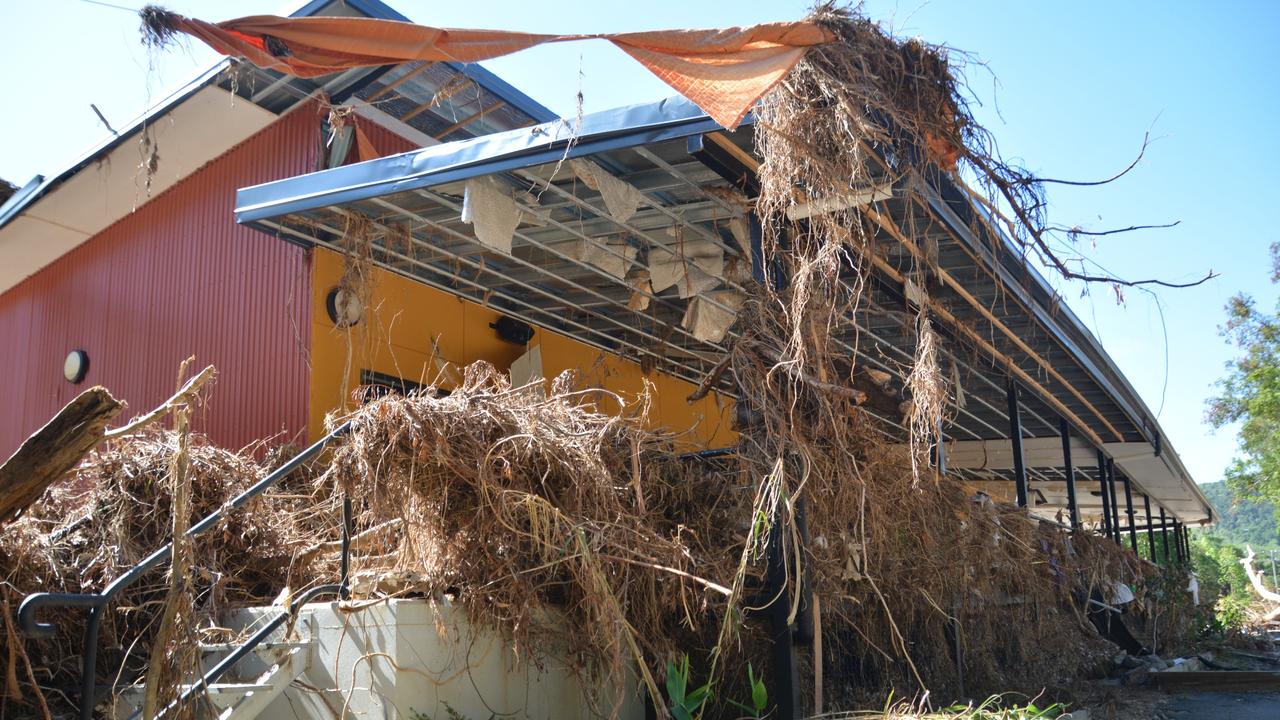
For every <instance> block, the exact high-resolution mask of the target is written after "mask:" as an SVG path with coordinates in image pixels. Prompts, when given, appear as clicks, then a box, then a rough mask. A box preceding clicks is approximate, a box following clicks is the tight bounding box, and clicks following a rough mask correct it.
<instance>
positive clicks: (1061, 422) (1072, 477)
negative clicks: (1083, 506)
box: [1058, 418, 1080, 530]
mask: <svg viewBox="0 0 1280 720" xmlns="http://www.w3.org/2000/svg"><path fill="white" fill-rule="evenodd" d="M1058 431H1059V432H1060V433H1061V434H1062V474H1063V475H1064V476H1065V477H1066V478H1067V513H1068V515H1069V517H1070V520H1071V529H1072V530H1079V529H1080V505H1079V503H1077V501H1076V471H1075V468H1074V467H1072V465H1071V433H1070V431H1069V430H1068V428H1067V419H1066V418H1058Z"/></svg>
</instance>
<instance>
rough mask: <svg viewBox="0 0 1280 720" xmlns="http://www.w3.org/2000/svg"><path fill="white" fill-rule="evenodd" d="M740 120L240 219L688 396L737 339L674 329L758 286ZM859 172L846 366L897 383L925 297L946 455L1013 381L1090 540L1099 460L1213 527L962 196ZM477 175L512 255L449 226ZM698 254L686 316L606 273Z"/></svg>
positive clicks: (994, 434) (656, 119)
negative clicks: (939, 352) (862, 298)
mask: <svg viewBox="0 0 1280 720" xmlns="http://www.w3.org/2000/svg"><path fill="white" fill-rule="evenodd" d="M752 123H753V120H752V118H750V117H748V119H747V121H746V122H744V124H743V125H742V127H740V128H739V129H738V130H737V131H735V132H732V133H730V132H727V131H724V130H723V129H722V128H721V127H720V126H718V125H716V124H715V123H714V122H712V121H711V120H710V119H709V118H707V117H706V116H705V115H703V114H702V113H701V111H700V110H698V109H697V108H696V107H695V106H693V105H692V104H691V103H689V102H687V101H685V100H683V99H678V98H677V99H671V100H666V101H662V102H659V103H654V104H649V105H639V106H633V107H627V108H620V109H616V110H611V111H607V112H603V113H597V114H593V115H589V116H586V117H585V118H583V119H582V121H581V125H580V126H579V125H577V124H576V123H573V122H569V121H556V122H551V123H544V124H542V125H537V126H533V127H530V128H524V129H517V130H512V131H508V132H503V133H497V134H493V135H488V136H483V137H478V138H473V139H469V140H460V141H456V142H449V143H444V144H441V145H436V146H433V147H428V148H424V149H422V150H419V151H415V152H411V153H405V154H402V155H396V156H392V157H387V158H382V159H379V160H375V161H371V162H367V163H361V164H357V165H351V166H347V167H342V168H337V169H334V170H329V171H325V172H320V173H315V174H311V175H305V176H300V177H295V178H290V179H287V180H282V181H278V182H273V183H268V184H265V185H260V186H256V187H251V188H245V189H242V190H241V191H240V192H239V194H238V197H237V209H236V215H237V220H238V221H239V222H241V223H247V224H251V225H253V226H254V227H257V228H259V229H261V230H263V231H265V232H268V233H271V234H273V235H275V236H278V237H280V238H281V239H284V240H288V241H290V242H297V243H302V244H306V245H317V246H322V247H328V248H332V249H335V250H338V251H343V250H345V249H346V244H345V243H346V238H347V237H348V235H349V231H350V229H351V227H353V223H368V224H369V225H368V227H369V228H371V230H372V234H371V237H372V242H371V243H370V245H369V246H368V247H367V248H366V251H367V252H368V253H369V256H370V259H371V260H372V261H373V262H374V263H376V264H377V265H379V266H381V267H383V268H385V269H387V270H389V271H391V272H395V273H398V274H400V275H404V276H406V277H410V278H413V279H415V280H417V281H419V282H422V283H425V284H427V285H430V286H433V287H436V288H439V289H442V290H445V291H447V292H450V293H453V294H455V295H459V296H462V297H465V298H469V299H471V300H474V301H476V302H482V303H486V304H488V305H489V306H491V307H493V308H495V309H498V310H499V311H501V312H504V313H507V314H510V315H512V316H515V317H518V318H521V319H523V320H526V321H528V322H530V323H533V324H536V325H539V326H541V327H545V328H548V329H551V330H554V331H556V332H560V333H563V334H566V335H569V336H572V337H574V338H575V339H578V340H580V341H582V342H584V343H587V344H589V345H592V346H594V347H597V348H600V349H602V350H605V351H608V352H611V353H615V354H618V355H621V356H624V357H627V358H630V359H633V360H637V361H640V362H643V363H645V364H647V365H649V366H652V367H656V368H658V369H661V370H662V371H664V372H667V373H670V374H672V375H674V376H677V377H680V378H683V379H685V380H688V381H690V382H694V383H698V382H701V381H702V380H703V379H704V378H705V377H706V375H707V373H708V372H709V371H710V370H711V369H712V368H713V367H714V366H715V365H716V363H717V362H718V361H719V359H720V358H721V357H722V353H723V352H724V350H725V348H726V347H727V346H728V345H729V344H731V343H732V342H733V340H734V339H735V337H736V335H737V333H736V331H735V330H732V329H731V330H730V331H729V333H728V335H727V336H725V337H724V338H722V339H718V340H712V339H710V338H708V337H707V336H706V334H705V333H699V332H695V331H693V330H691V328H690V327H689V322H688V319H687V314H688V313H689V312H690V303H691V302H698V303H703V304H704V306H705V307H710V308H718V309H722V310H725V311H727V312H729V311H731V308H729V307H728V306H727V305H726V304H725V303H724V302H723V301H722V298H723V297H724V295H723V294H722V293H724V292H725V291H729V292H732V291H736V292H741V293H749V292H751V288H752V287H753V286H754V284H755V283H756V282H757V281H758V280H759V279H760V278H762V277H763V271H764V269H763V268H761V267H760V264H759V260H758V258H759V255H760V253H759V252H758V247H756V248H755V250H756V251H753V247H752V246H753V245H755V244H756V243H758V241H759V236H758V229H752V228H750V226H749V224H748V226H747V228H748V230H749V231H748V232H745V233H744V232H742V229H743V225H742V224H741V222H740V221H742V220H743V219H744V211H743V208H742V205H741V203H739V202H737V201H736V200H735V194H734V193H735V191H740V190H745V191H746V192H747V194H750V192H751V187H752V183H753V182H754V171H755V166H756V159H755V158H754V157H753V155H752V148H753V127H752ZM574 161H576V163H575V162H574ZM581 163H587V167H589V168H593V169H594V170H593V172H604V173H607V174H608V175H610V176H612V178H615V179H617V180H621V181H623V182H624V183H625V184H626V185H627V186H629V187H630V188H632V189H634V190H635V191H637V192H638V193H639V198H640V201H639V203H638V209H636V211H635V212H634V214H632V215H630V216H628V217H626V218H625V219H619V217H618V216H616V215H615V214H614V213H612V212H611V210H610V207H609V206H608V203H607V202H606V198H605V197H604V194H603V193H602V191H601V190H599V189H596V188H593V187H592V184H591V183H587V182H584V181H583V179H582V178H581V177H580V175H581V171H580V170H581V167H582V165H581ZM867 163H868V165H867V168H868V176H869V177H870V178H871V179H872V181H873V187H872V188H869V189H868V195H867V196H866V197H865V198H862V199H859V200H856V202H858V203H859V204H861V205H863V206H864V211H865V213H866V214H867V216H868V217H869V218H870V219H872V220H873V221H874V225H875V227H876V228H877V235H876V237H875V247H874V250H873V252H872V253H871V257H870V260H871V261H872V263H871V264H872V272H871V282H870V283H869V285H870V292H869V296H868V298H867V301H866V302H864V303H863V304H862V307H861V309H860V310H859V312H858V314H857V316H856V317H855V318H854V321H855V322H854V324H855V326H856V331H857V333H858V337H857V338H854V337H848V338H844V342H845V346H846V347H847V349H848V350H849V352H850V355H851V357H852V356H853V355H854V354H855V353H856V356H857V359H858V362H859V364H861V365H862V366H863V367H868V368H874V369H876V370H879V371H881V372H883V373H888V374H889V375H890V376H891V377H893V378H896V381H897V382H898V383H901V382H902V380H903V376H904V368H906V367H909V366H910V363H911V360H912V358H913V354H914V350H915V347H914V344H915V333H914V332H913V330H912V323H913V321H914V313H912V312H910V311H909V310H908V300H907V296H909V295H913V294H915V295H918V294H919V293H920V292H927V293H928V295H929V297H930V298H931V299H932V300H933V301H936V303H937V305H938V306H939V310H938V317H937V325H938V326H939V331H940V333H942V334H943V336H944V339H945V340H946V341H947V342H946V343H945V344H946V350H945V352H944V371H947V372H950V373H951V375H952V378H953V379H954V380H957V381H958V386H959V388H960V391H961V392H960V395H961V396H962V397H963V402H957V403H956V405H955V406H954V407H953V408H952V418H951V421H950V424H949V425H948V427H947V428H946V429H945V435H946V438H947V441H948V445H949V447H952V448H954V450H953V451H952V452H956V451H958V450H959V448H961V447H963V446H964V444H966V443H985V442H993V441H995V442H998V441H1001V440H1003V441H1005V442H1008V441H1009V438H1010V436H1011V424H1010V422H1009V412H1008V409H1007V405H1006V398H1007V395H1006V389H1007V385H1006V382H1007V379H1008V377H1010V376H1012V377H1013V379H1014V380H1015V381H1016V383H1017V384H1018V385H1019V386H1021V387H1022V393H1021V395H1022V401H1021V410H1020V412H1021V428H1022V430H1021V432H1022V435H1023V437H1024V438H1026V439H1027V440H1028V442H1029V443H1030V442H1040V443H1042V444H1044V443H1050V442H1059V443H1060V441H1061V437H1060V428H1061V424H1060V423H1061V419H1065V420H1066V421H1067V425H1068V426H1069V428H1070V435H1071V436H1072V437H1074V438H1075V439H1074V440H1073V442H1074V443H1075V444H1076V445H1077V446H1079V447H1080V448H1081V452H1079V453H1076V454H1077V455H1078V456H1079V457H1076V458H1075V460H1074V465H1075V471H1074V472H1075V477H1076V478H1077V483H1078V485H1079V486H1080V496H1081V498H1082V500H1084V501H1083V502H1082V503H1081V508H1082V511H1083V513H1084V519H1085V520H1086V521H1094V520H1096V519H1097V517H1098V514H1097V512H1096V507H1100V504H1094V505H1091V504H1090V503H1089V502H1088V501H1087V500H1088V498H1089V497H1091V495H1090V493H1092V492H1095V491H1097V489H1099V488H1098V486H1099V482H1098V477H1099V476H1098V471H1097V463H1096V462H1093V454H1094V453H1095V452H1096V451H1097V450H1099V449H1100V450H1102V451H1103V453H1105V454H1106V455H1107V456H1108V457H1112V458H1113V459H1114V460H1115V461H1116V463H1117V465H1118V467H1119V468H1120V469H1121V470H1122V471H1123V472H1125V473H1126V474H1127V475H1128V476H1129V478H1130V479H1131V480H1132V482H1133V488H1134V490H1135V491H1136V492H1137V493H1138V496H1139V497H1141V496H1143V495H1145V496H1149V497H1150V499H1151V502H1152V503H1155V504H1156V506H1157V507H1163V508H1165V509H1166V510H1167V511H1169V512H1170V513H1172V514H1174V515H1175V516H1176V517H1177V518H1179V519H1180V520H1181V521H1182V522H1186V523H1200V522H1210V521H1212V519H1213V510H1212V507H1211V506H1210V505H1209V503H1208V502H1207V501H1206V500H1205V499H1204V498H1203V496H1202V495H1200V493H1199V491H1198V490H1197V489H1196V488H1195V484H1194V482H1193V481H1192V480H1191V478H1190V476H1189V475H1188V474H1187V472H1186V470H1185V468H1183V466H1182V464H1181V463H1180V462H1179V461H1178V459H1177V456H1176V455H1175V454H1174V453H1173V450H1172V448H1170V447H1169V445H1168V442H1167V441H1166V440H1164V438H1163V435H1162V433H1161V431H1160V428H1159V426H1158V424H1157V423H1156V422H1155V420H1154V417H1153V416H1152V414H1151V413H1150V411H1149V410H1148V409H1147V408H1146V406H1145V405H1144V404H1143V402H1142V400H1141V399H1140V398H1139V397H1138V395H1137V393H1136V392H1135V391H1134V390H1133V388H1132V387H1131V386H1130V385H1129V384H1128V382H1127V381H1126V380H1125V379H1124V377H1123V375H1122V374H1121V373H1120V372H1119V370H1118V369H1117V368H1116V367H1115V364H1114V363H1113V362H1112V361H1111V359H1110V357H1108V356H1107V354H1106V353H1105V352H1104V351H1103V350H1102V348H1101V347H1100V346H1099V344H1098V343H1097V341H1096V340H1095V339H1094V338H1093V336H1092V335H1091V334H1090V333H1089V332H1088V331H1087V330H1086V329H1085V328H1084V326H1083V324H1081V323H1080V321H1079V320H1078V319H1077V318H1076V317H1075V316H1074V315H1073V314H1072V313H1071V311H1070V310H1069V309H1068V308H1067V307H1066V306H1065V305H1063V304H1062V303H1061V302H1060V301H1059V299H1058V298H1057V297H1056V296H1055V294H1054V292H1053V291H1052V289H1051V288H1050V287H1049V286H1048V284H1047V283H1046V282H1045V280H1044V279H1043V278H1042V277H1040V275H1039V274H1037V273H1036V271H1035V270H1034V269H1033V268H1031V267H1030V266H1029V265H1028V264H1027V263H1026V261H1025V258H1022V257H1021V256H1019V255H1018V254H1017V253H1016V252H1015V250H1014V249H1013V245H1012V243H1010V242H1009V241H1008V240H1007V239H1006V238H1004V237H1003V236H1002V235H1000V234H999V233H998V231H997V230H996V229H995V228H994V225H993V224H992V223H990V222H989V221H988V220H987V218H986V217H985V216H983V214H982V213H981V212H980V210H978V209H977V207H976V206H975V205H974V204H973V203H972V202H971V201H970V200H969V198H968V196H967V195H966V194H965V193H964V192H963V191H962V189H961V188H960V187H958V186H957V185H956V184H955V183H954V182H953V181H952V180H951V178H949V177H948V176H945V175H936V176H933V177H927V178H926V177H921V176H918V175H915V174H909V173H908V174H902V173H898V172H896V169H895V168H894V167H893V166H892V164H891V161H889V160H886V159H885V158H882V157H880V156H878V155H877V154H876V153H874V152H868V153H867ZM575 167H576V168H578V170H577V171H575V170H574V169H573V168H575ZM482 177H483V178H488V179H490V180H491V181H493V182H497V183H500V186H501V187H502V188H503V189H504V190H505V191H506V193H508V194H511V195H514V196H515V197H516V200H517V203H518V204H519V206H520V213H521V221H520V222H519V225H518V227H517V229H516V230H515V232H514V235H513V237H512V246H511V252H510V253H506V252H503V251H495V250H494V249H492V248H491V247H489V246H486V245H485V244H484V243H481V242H480V241H479V240H477V238H476V235H475V232H474V230H473V226H472V225H470V224H468V223H464V222H462V221H461V214H462V209H463V204H464V201H465V194H466V193H465V190H464V188H465V186H466V183H467V181H469V180H474V179H477V178H482ZM598 184H599V183H596V185H598ZM735 189H736V190H735ZM907 189H910V190H912V192H910V193H908V192H905V190H907ZM851 202H852V201H851ZM746 219H747V220H749V218H746ZM735 221H739V222H737V224H736V226H735ZM904 228H906V229H909V230H903V229H904ZM694 245H696V246H697V247H699V248H702V249H704V250H705V251H707V252H709V253H711V254H714V255H716V256H717V257H722V258H723V264H722V266H720V267H721V272H720V273H719V275H718V276H717V277H715V279H714V280H713V281H712V283H711V285H710V286H706V285H704V286H703V287H701V288H700V289H701V292H694V293H689V292H685V293H683V294H685V295H688V297H682V292H681V291H680V289H679V288H676V287H673V288H668V289H664V290H662V291H661V292H656V293H655V292H647V291H646V290H645V289H644V287H643V286H640V287H637V286H636V284H635V283H633V282H629V279H631V278H629V277H628V276H626V275H625V274H622V273H619V272H618V271H617V268H618V267H626V266H628V265H630V264H631V263H632V262H634V263H635V266H634V267H635V268H649V269H656V267H657V266H658V265H662V264H663V261H664V260H667V261H669V259H670V258H672V257H681V256H684V255H685V253H686V251H687V248H689V247H691V246H694ZM993 249H994V250H993ZM921 253H928V255H929V257H930V259H934V258H936V266H937V268H938V269H939V271H940V272H939V275H938V277H937V278H934V279H933V280H934V281H932V282H930V284H929V285H930V286H929V287H928V288H927V289H923V288H917V287H914V286H913V283H912V282H911V281H910V280H909V278H910V277H911V273H912V267H913V266H914V262H915V258H917V257H918V256H919V255H920V254H921ZM703 279H704V280H705V278H703ZM637 300H638V302H637ZM646 301H647V302H646ZM641 305H645V306H646V307H645V308H644V309H643V310H638V309H633V308H637V307H639V306H641ZM900 386H901V385H899V387H900ZM717 389H718V390H719V391H721V392H724V393H726V394H728V395H732V393H733V388H731V387H728V386H727V385H725V386H722V387H719V388H717ZM866 407H867V410H868V412H870V413H871V414H873V415H874V416H876V417H877V418H878V419H879V420H880V423H881V426H882V427H883V428H884V430H885V432H886V433H888V434H889V435H890V436H891V437H893V438H896V439H899V440H901V439H902V438H903V437H904V433H905V428H904V427H903V420H902V418H901V416H900V414H898V413H897V412H896V408H895V407H894V406H892V405H885V404H883V403H882V404H880V405H879V406H876V405H875V404H869V405H868V406H866ZM1059 447H1060V446H1059ZM1027 457H1028V458H1029V467H1028V474H1029V477H1030V480H1031V483H1032V487H1033V489H1034V490H1035V492H1036V498H1037V501H1040V502H1039V504H1038V505H1036V504H1034V503H1033V509H1034V510H1035V511H1036V512H1038V513H1039V514H1042V515H1051V514H1053V513H1054V512H1055V511H1056V509H1057V508H1059V507H1061V505H1062V501H1061V499H1060V498H1061V493H1060V492H1058V488H1060V487H1062V486H1063V485H1065V475H1064V469H1063V465H1064V463H1063V460H1062V457H1061V453H1059V454H1058V455H1057V456H1056V458H1049V457H1045V458H1043V459H1039V460H1035V459H1034V458H1037V457H1039V456H1038V455H1036V454H1035V453H1029V454H1027ZM948 465H949V471H951V472H952V473H953V474H955V475H957V476H959V477H961V478H963V479H965V480H967V481H970V482H973V483H975V484H1004V485H1011V483H1010V480H1011V477H1012V473H1011V472H1010V470H1009V469H1008V468H1007V467H1002V466H998V465H991V464H987V465H978V466H974V465H970V466H966V463H963V462H962V463H948ZM1091 508H1093V509H1091Z"/></svg>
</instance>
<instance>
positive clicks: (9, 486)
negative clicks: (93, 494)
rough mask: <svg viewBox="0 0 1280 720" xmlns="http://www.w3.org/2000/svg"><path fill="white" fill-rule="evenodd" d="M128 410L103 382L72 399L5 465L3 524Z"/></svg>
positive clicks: (1, 472) (0, 472)
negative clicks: (108, 424) (111, 422)
mask: <svg viewBox="0 0 1280 720" xmlns="http://www.w3.org/2000/svg"><path fill="white" fill-rule="evenodd" d="M123 409H124V403H122V402H120V401H119V400H116V399H115V398H114V397H112V396H111V393H109V392H107V389H106V388H104V387H101V386H95V387H91V388H89V389H88V390H85V391H84V392H82V393H80V395H78V396H77V397H76V398H75V399H74V400H72V401H71V402H69V403H67V406H66V407H64V408H62V410H60V411H59V412H58V414H57V415H54V416H53V419H52V420H50V421H49V422H48V424H46V425H45V426H44V427H42V428H40V429H39V430H37V431H36V432H35V434H33V435H32V436H31V437H29V438H27V439H26V441H25V442H23V443H22V446H21V447H19V448H18V449H17V451H16V452H14V453H13V455H11V456H10V457H9V459H8V460H6V461H5V462H4V465H0V525H3V524H5V523H8V522H9V521H11V520H14V519H16V518H17V517H18V516H19V515H21V514H22V512H23V511H24V510H26V509H27V507H29V506H30V505H31V503H33V502H35V501H36V500H37V499H38V498H39V497H40V496H41V495H42V494H43V493H44V491H45V489H46V488H48V487H49V486H50V485H51V484H53V483H54V482H55V481H57V480H58V479H59V478H61V477H62V476H63V475H65V474H67V472H68V471H70V470H71V469H72V468H74V467H75V466H76V465H78V464H79V463H80V461H81V460H83V459H84V456H85V455H87V454H89V451H90V450H92V449H93V448H94V447H96V446H97V445H98V443H99V442H101V441H102V438H103V437H104V436H105V435H106V432H107V423H108V422H110V421H111V420H112V419H113V418H114V417H115V416H116V415H118V414H120V411H121V410H123Z"/></svg>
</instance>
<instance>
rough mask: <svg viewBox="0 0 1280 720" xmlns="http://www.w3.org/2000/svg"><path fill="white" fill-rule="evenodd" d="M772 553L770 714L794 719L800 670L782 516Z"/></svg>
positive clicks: (768, 564) (774, 532) (776, 524)
mask: <svg viewBox="0 0 1280 720" xmlns="http://www.w3.org/2000/svg"><path fill="white" fill-rule="evenodd" d="M769 532H770V537H769V553H768V559H767V561H766V566H765V586H766V588H767V592H768V593H769V594H770V595H771V596H772V597H771V602H770V603H769V605H768V607H766V608H765V614H766V616H767V617H768V623H769V635H770V639H771V640H772V641H773V688H772V689H771V692H770V693H769V700H770V701H771V702H772V703H773V714H772V715H771V717H775V718H778V719H779V720H794V718H797V717H799V710H800V706H799V702H798V698H799V696H798V690H799V673H798V668H797V667H796V656H795V635H794V633H793V629H792V626H791V623H789V622H788V621H787V620H788V615H790V613H791V604H790V603H789V602H787V591H786V588H787V580H788V577H787V567H786V560H785V559H784V557H783V534H782V522H781V518H776V519H775V520H774V523H773V527H772V528H771V529H770V531H769Z"/></svg>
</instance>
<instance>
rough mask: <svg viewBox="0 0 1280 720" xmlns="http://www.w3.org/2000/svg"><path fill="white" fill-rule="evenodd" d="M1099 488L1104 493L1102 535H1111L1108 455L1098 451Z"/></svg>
mask: <svg viewBox="0 0 1280 720" xmlns="http://www.w3.org/2000/svg"><path fill="white" fill-rule="evenodd" d="M1098 490H1099V491H1100V492H1101V494H1102V535H1103V536H1104V537H1111V502H1110V501H1109V500H1107V456H1106V455H1103V454H1102V451H1101V450H1099V451H1098Z"/></svg>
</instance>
